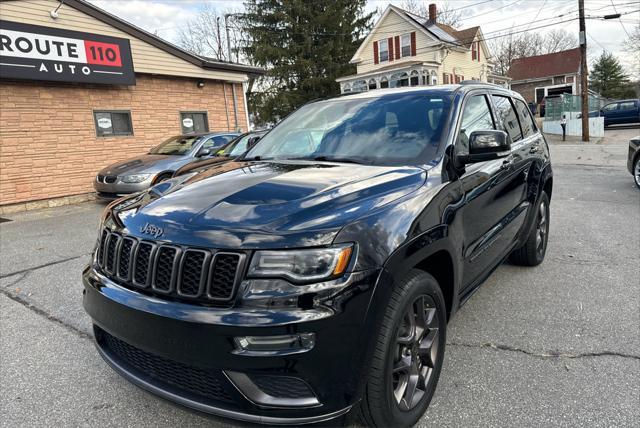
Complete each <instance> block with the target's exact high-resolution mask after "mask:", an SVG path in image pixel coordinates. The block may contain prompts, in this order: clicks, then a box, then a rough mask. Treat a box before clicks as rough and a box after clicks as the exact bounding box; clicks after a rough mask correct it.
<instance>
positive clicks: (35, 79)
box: [0, 0, 262, 210]
mask: <svg viewBox="0 0 640 428" xmlns="http://www.w3.org/2000/svg"><path fill="white" fill-rule="evenodd" d="M0 59H1V60H0V209H2V208H3V207H4V209H5V210H8V209H10V208H13V209H16V210H18V209H23V208H26V207H27V204H28V203H30V204H31V205H32V206H33V205H38V206H42V205H43V204H44V205H47V204H48V205H55V204H58V203H60V200H59V199H58V201H57V202H56V198H66V199H67V200H68V199H69V197H73V195H87V194H89V193H90V192H92V191H93V187H92V180H93V179H94V177H95V173H96V171H98V170H100V169H101V168H103V167H105V166H107V165H108V164H111V163H113V162H116V161H120V160H123V159H126V158H128V157H131V156H134V155H139V154H142V153H145V152H147V151H148V150H149V149H150V148H151V147H152V146H155V145H157V144H159V143H160V142H162V141H163V140H165V139H166V138H167V137H169V136H171V135H175V134H179V133H182V132H197V131H229V130H247V129H248V115H247V108H246V101H245V96H244V95H245V87H246V83H247V81H248V79H249V78H250V77H251V76H254V75H257V74H261V73H262V70H260V69H258V68H254V67H249V66H244V65H240V64H235V63H226V62H219V61H214V60H211V59H208V58H203V57H198V56H194V55H191V54H189V53H187V52H185V51H183V50H181V49H179V48H177V47H175V46H173V45H171V44H169V43H167V42H165V41H163V40H161V39H159V38H157V37H155V36H153V35H151V34H149V33H147V32H145V31H143V30H141V29H139V28H137V27H135V26H133V25H131V24H129V23H127V22H125V21H123V20H121V19H119V18H117V17H115V16H113V15H111V14H108V13H106V12H104V11H102V10H101V9H98V8H97V7H95V6H93V5H91V4H89V3H87V2H85V1H82V0H65V1H64V2H63V3H61V2H59V1H57V0H31V1H29V2H23V1H12V0H9V1H2V5H0ZM79 198H82V196H80V197H79ZM76 199H78V197H76ZM42 200H48V202H46V203H43V202H39V203H36V202H34V201H42Z"/></svg>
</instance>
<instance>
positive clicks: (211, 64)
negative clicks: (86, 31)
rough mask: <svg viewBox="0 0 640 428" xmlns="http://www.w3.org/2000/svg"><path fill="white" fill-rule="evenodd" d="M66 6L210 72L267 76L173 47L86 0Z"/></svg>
mask: <svg viewBox="0 0 640 428" xmlns="http://www.w3.org/2000/svg"><path fill="white" fill-rule="evenodd" d="M64 3H65V4H66V5H68V6H71V7H73V8H74V9H77V10H79V11H81V12H83V13H86V14H87V15H89V16H92V17H93V18H95V19H97V20H99V21H102V22H104V23H106V24H108V25H111V26H112V27H114V28H117V29H118V30H120V31H123V32H125V33H127V34H129V35H131V36H133V37H136V38H138V39H140V40H142V41H145V42H147V43H149V44H150V45H152V46H154V47H156V48H158V49H161V50H163V51H165V52H167V53H169V54H171V55H174V56H177V57H178V58H181V59H183V60H185V61H188V62H190V63H192V64H195V65H197V66H199V67H202V68H204V69H209V70H221V71H231V72H234V71H235V72H238V73H246V74H249V75H254V76H255V75H263V74H265V70H264V69H263V68H260V67H253V66H249V65H244V64H238V63H234V62H226V61H219V60H215V59H212V58H206V57H201V56H198V55H195V54H192V53H189V52H187V51H185V50H184V49H182V48H179V47H178V46H176V45H173V44H171V43H169V42H167V41H165V40H163V39H161V38H160V37H158V36H156V35H154V34H151V33H149V32H148V31H145V30H143V29H141V28H139V27H136V26H135V25H133V24H131V23H129V22H127V21H125V20H123V19H120V18H118V17H117V16H115V15H112V14H110V13H108V12H106V11H104V10H102V9H100V8H99V7H96V6H94V5H92V4H91V3H89V2H87V1H86V0H65V2H64Z"/></svg>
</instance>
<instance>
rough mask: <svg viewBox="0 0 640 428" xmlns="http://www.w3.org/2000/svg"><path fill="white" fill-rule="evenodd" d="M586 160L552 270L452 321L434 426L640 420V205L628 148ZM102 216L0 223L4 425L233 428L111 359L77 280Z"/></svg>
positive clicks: (561, 213)
mask: <svg viewBox="0 0 640 428" xmlns="http://www.w3.org/2000/svg"><path fill="white" fill-rule="evenodd" d="M634 132H635V131H634ZM574 146H576V144H564V145H557V146H553V147H552V154H553V156H554V161H555V160H556V159H557V162H555V163H554V165H555V166H554V172H555V182H554V186H555V187H554V193H553V198H552V201H551V230H550V239H549V249H548V252H547V258H546V260H545V262H544V263H543V264H542V265H541V266H539V267H536V268H522V267H516V266H513V265H509V264H504V265H503V266H501V267H500V268H499V269H498V270H497V271H496V272H495V273H494V274H493V275H492V276H491V277H490V278H489V279H488V280H487V281H486V283H485V284H484V285H483V286H482V287H481V288H480V289H479V291H478V292H477V293H476V294H475V295H474V296H473V297H472V298H471V300H470V301H469V302H468V303H467V304H466V305H465V306H464V307H463V308H462V309H461V310H460V311H459V312H458V314H457V315H456V317H455V318H454V319H453V320H452V321H451V323H450V324H449V327H448V338H447V351H446V355H445V366H444V369H443V372H442V375H441V378H440V383H439V386H438V389H437V391H436V394H435V397H434V399H433V401H432V404H431V406H430V408H429V410H428V412H427V413H426V415H425V416H424V418H423V419H422V420H421V425H422V426H517V425H524V426H540V425H553V426H578V425H590V426H637V424H638V421H640V406H639V405H638V403H640V300H639V299H640V252H639V250H638V249H639V248H640V227H639V225H640V191H638V189H636V188H635V186H634V184H633V180H632V177H631V175H630V174H629V173H628V172H627V171H626V168H625V164H624V162H625V159H626V158H625V156H626V143H624V140H622V139H621V141H619V142H614V143H611V142H610V143H608V144H607V145H606V146H607V147H606V149H602V148H600V149H594V148H592V147H588V148H584V147H582V148H578V147H574ZM580 149H582V150H586V151H588V156H589V157H591V159H590V160H589V161H588V162H587V161H586V160H584V158H583V157H582V155H580V154H579V152H580ZM578 157H579V158H578ZM103 207H104V204H101V203H85V204H81V205H76V206H68V207H63V208H56V209H50V210H42V211H33V212H27V213H22V214H16V215H11V216H9V218H10V219H11V220H12V221H10V222H6V223H2V224H0V254H1V255H2V256H1V262H0V426H6V427H15V426H56V425H57V426H98V425H101V426H189V427H191V426H236V424H235V423H234V422H232V421H227V420H223V419H218V418H205V417H202V416H200V415H198V414H194V413H191V412H188V411H185V410H183V409H181V408H178V407H175V406H173V405H171V404H169V403H167V402H165V401H163V400H160V399H158V398H156V397H154V396H152V395H150V394H148V393H146V392H144V391H142V390H140V389H138V388H136V387H135V386H133V385H131V384H130V383H128V382H127V381H125V380H123V379H122V378H120V377H119V376H118V375H116V374H115V373H114V372H113V371H112V370H111V369H110V368H109V367H108V366H107V365H106V363H104V362H103V361H102V360H101V359H100V357H99V356H98V354H97V352H96V351H95V349H94V347H93V343H92V332H91V324H90V321H89V318H88V316H87V315H86V314H85V313H84V311H83V309H82V301H81V292H82V285H81V281H80V274H81V271H82V269H83V267H84V266H85V265H86V264H87V263H88V261H89V257H90V253H91V251H92V249H93V246H94V243H95V239H96V237H97V226H98V217H99V214H100V212H101V211H102V209H103Z"/></svg>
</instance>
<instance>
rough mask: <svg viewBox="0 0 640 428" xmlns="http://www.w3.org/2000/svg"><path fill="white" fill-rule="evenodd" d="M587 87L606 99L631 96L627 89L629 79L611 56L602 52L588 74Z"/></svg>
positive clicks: (631, 93)
mask: <svg viewBox="0 0 640 428" xmlns="http://www.w3.org/2000/svg"><path fill="white" fill-rule="evenodd" d="M589 86H590V87H591V89H592V90H594V91H596V92H599V93H600V95H602V96H603V97H606V98H625V97H628V96H633V91H632V90H630V87H629V77H628V76H627V74H625V72H624V69H623V68H622V65H621V64H620V62H619V61H618V59H617V58H616V57H615V56H613V54H611V53H609V52H606V51H603V52H602V54H601V55H600V57H598V59H597V60H596V61H595V63H594V64H593V66H592V67H591V73H589Z"/></svg>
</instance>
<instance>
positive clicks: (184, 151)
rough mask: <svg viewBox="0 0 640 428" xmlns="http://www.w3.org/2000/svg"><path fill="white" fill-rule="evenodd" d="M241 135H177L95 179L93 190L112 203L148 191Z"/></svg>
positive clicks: (103, 171)
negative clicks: (114, 199)
mask: <svg viewBox="0 0 640 428" xmlns="http://www.w3.org/2000/svg"><path fill="white" fill-rule="evenodd" d="M238 135H239V134H237V133H231V132H224V133H220V132H218V133H207V134H189V135H178V136H174V137H171V138H169V139H168V140H166V141H165V142H163V143H162V144H160V145H158V146H156V147H154V148H152V149H151V150H150V151H149V153H147V154H145V155H142V156H137V157H135V158H131V159H127V160H124V161H122V162H117V163H114V164H112V165H109V166H108V167H106V168H104V169H102V170H101V171H100V172H98V174H97V175H96V178H95V180H94V182H93V187H94V188H95V189H96V192H97V193H98V196H99V197H101V198H108V199H113V198H117V197H119V196H122V195H126V194H130V193H135V192H139V191H141V190H145V189H147V188H149V187H151V186H152V185H154V184H156V183H159V182H161V181H163V180H166V179H169V178H171V176H172V175H173V173H174V172H175V171H176V170H177V169H178V168H180V167H181V166H183V165H186V164H188V163H189V162H193V161H194V160H195V159H198V158H206V157H209V156H214V155H215V153H216V151H217V150H218V149H219V148H220V147H222V146H224V145H225V144H227V143H228V142H229V141H231V140H232V139H234V138H235V137H237V136H238Z"/></svg>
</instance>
